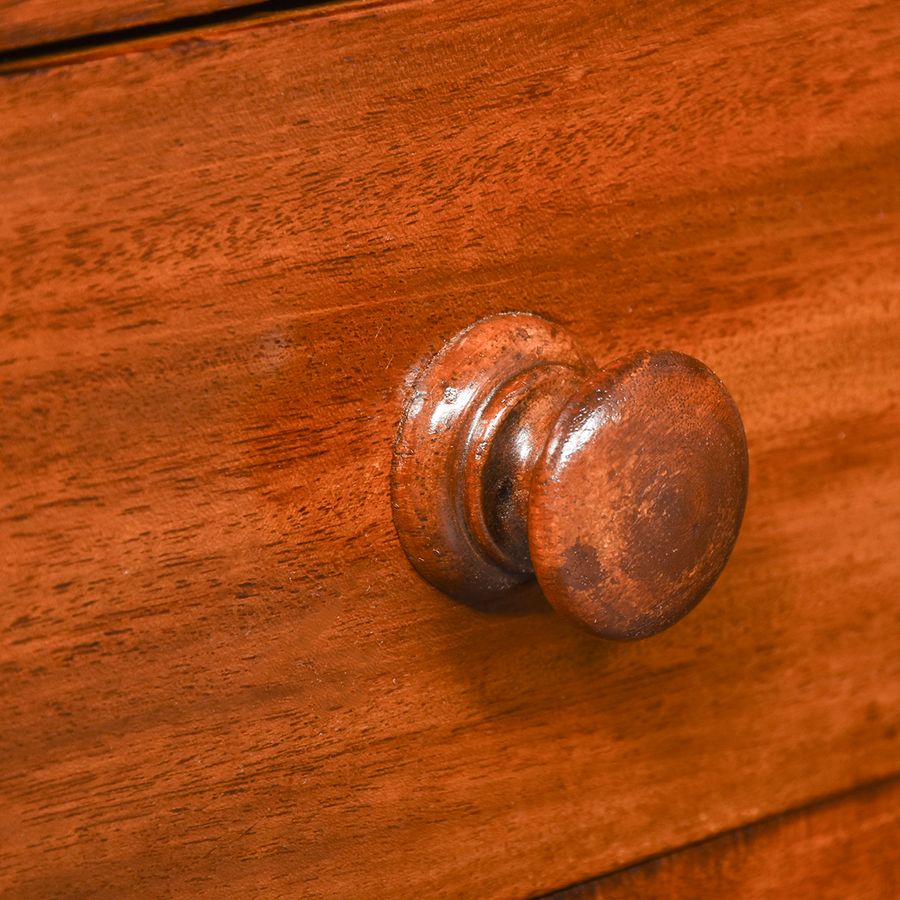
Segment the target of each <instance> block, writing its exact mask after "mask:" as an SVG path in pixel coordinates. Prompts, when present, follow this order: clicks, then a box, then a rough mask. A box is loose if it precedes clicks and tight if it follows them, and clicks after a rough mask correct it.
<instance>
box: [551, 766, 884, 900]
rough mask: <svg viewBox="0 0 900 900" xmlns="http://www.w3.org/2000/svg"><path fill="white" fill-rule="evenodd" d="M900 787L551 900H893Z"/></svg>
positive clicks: (858, 795) (727, 838) (732, 836)
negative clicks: (698, 899)
mask: <svg viewBox="0 0 900 900" xmlns="http://www.w3.org/2000/svg"><path fill="white" fill-rule="evenodd" d="M897 896H900V782H897V781H891V782H888V783H886V784H878V785H873V786H871V787H868V788H866V789H864V790H860V791H856V792H854V793H852V794H849V795H847V796H843V797H840V798H836V799H834V800H830V801H828V802H826V803H821V804H816V805H815V806H813V807H810V808H806V809H802V810H797V811H796V812H791V813H787V814H784V815H781V816H777V817H775V818H773V819H770V820H767V821H765V822H760V823H758V824H755V825H750V826H748V827H747V828H744V829H741V830H740V831H733V832H730V833H729V834H725V835H722V836H721V837H718V838H714V839H713V840H710V841H705V842H704V843H702V844H697V845H695V846H693V847H688V848H686V849H685V850H682V851H679V852H677V853H673V854H671V855H669V856H664V857H662V858H660V859H657V860H654V861H652V862H648V863H645V864H643V865H640V866H636V867H635V868H632V869H627V870H625V871H623V872H617V873H615V874H613V875H608V876H606V877H604V878H600V879H597V880H596V881H593V882H590V883H588V884H583V885H579V886H578V887H574V888H571V889H569V890H566V891H560V892H559V893H556V894H553V896H552V898H551V897H549V896H548V897H547V900H633V898H644V897H653V898H654V900H686V898H691V897H729V898H734V900H769V898H771V900H781V898H783V897H793V898H795V900H863V898H868V900H893V898H895V897H897Z"/></svg>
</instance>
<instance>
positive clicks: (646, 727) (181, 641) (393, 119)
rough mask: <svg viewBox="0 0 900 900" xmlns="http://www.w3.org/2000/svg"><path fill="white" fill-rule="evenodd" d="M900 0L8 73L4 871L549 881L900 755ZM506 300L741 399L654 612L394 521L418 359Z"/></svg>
mask: <svg viewBox="0 0 900 900" xmlns="http://www.w3.org/2000/svg"><path fill="white" fill-rule="evenodd" d="M898 16H900V7H898V5H897V4H896V3H886V4H882V5H879V4H872V3H868V2H866V3H859V4H857V3H854V2H850V3H848V2H840V3H838V2H830V0H829V2H822V0H817V2H806V0H800V2H799V3H790V4H785V3H783V2H782V3H778V2H775V0H772V2H766V3H750V4H748V3H737V2H734V3H727V4H713V3H686V4H685V3H680V4H672V3H658V4H656V3H649V4H637V3H628V4H623V5H621V6H615V5H611V6H606V5H604V6H602V8H599V9H598V5H597V4H595V3H589V2H586V0H585V2H581V0H572V2H566V3H558V2H546V3H544V2H535V0H527V2H523V0H517V2H508V3H505V2H504V3H501V2H496V0H490V2H483V0H482V2H474V0H473V2H469V0H463V2H459V3H452V4H446V3H444V4H436V3H434V4H433V3H420V2H411V3H408V4H405V5H396V6H392V7H390V8H388V9H387V10H386V11H385V12H384V13H383V14H378V15H375V14H372V13H368V14H363V13H352V14H351V13H349V12H348V13H346V14H342V13H340V12H336V13H334V15H330V16H328V17H324V18H320V19H310V20H302V19H301V20H297V21H290V22H285V23H284V24H281V25H278V26H272V27H270V28H248V29H246V30H233V31H225V30H212V31H198V32H196V33H192V34H186V35H183V36H181V38H182V39H179V40H175V39H174V38H173V39H172V41H171V43H170V44H165V45H156V46H153V47H144V48H136V47H134V46H129V47H127V48H118V49H116V48H106V53H107V55H106V56H104V57H102V58H95V59H92V60H90V61H89V62H85V63H80V64H76V63H75V61H74V60H72V59H68V60H65V61H64V62H65V63H66V64H65V65H62V64H61V65H51V64H50V63H49V62H48V61H46V60H43V61H41V64H40V66H39V67H35V68H32V69H29V70H27V71H22V72H20V73H18V74H15V75H12V76H10V75H7V76H5V77H3V78H2V79H0V153H2V156H3V159H2V171H3V176H4V181H3V194H2V202H0V260H2V262H0V347H2V348H3V349H2V353H0V402H2V416H0V459H2V463H0V511H2V521H0V595H2V598H3V602H2V604H0V683H2V686H3V690H2V695H0V884H2V887H0V891H5V892H6V893H7V894H11V895H12V896H13V897H17V896H18V897H21V896H29V897H47V896H57V895H63V896H66V895H68V896H72V895H78V894H87V895H93V896H97V895H101V896H103V895H105V896H111V897H123V896H159V895H160V894H165V893H167V892H168V893H172V894H178V893H180V894H182V895H185V896H191V897H196V896H201V895H206V896H212V897H220V896H223V895H226V894H229V893H230V894H232V895H235V896H240V897H248V896H253V895H257V896H267V897H272V896H285V895H291V894H293V895H301V896H304V897H317V896H319V897H329V898H332V897H340V896H361V895H362V896H368V897H373V896H390V897H398V898H400V897H415V898H421V897H428V896H439V895H440V894H441V893H445V894H446V893H451V892H452V893H454V894H455V895H456V896H470V897H477V898H489V897H510V896H527V895H530V894H535V893H538V892H541V891H548V890H551V889H553V888H557V887H560V886H563V885H565V884H572V883H573V882H575V881H579V880H584V879H586V878H589V877H593V876H595V875H597V874H598V873H601V872H604V871H610V870H612V869H615V868H618V867H621V866H622V865H625V864H627V863H629V862H632V861H634V860H636V859H642V858H646V857H647V856H648V855H650V854H655V853H660V852H662V851H665V850H667V849H670V848H673V847H676V846H680V845H683V844H684V843H686V842H690V841H696V840H698V839H701V838H703V837H706V836H708V835H710V834H714V833H717V832H720V831H722V830H723V829H727V828H733V827H735V826H738V825H741V824H743V823H746V822H748V821H752V820H756V819H759V818H760V817H761V816H764V815H767V814H770V813H773V812H778V811H780V810H783V809H786V808H789V807H792V806H797V805H799V804H802V803H805V802H809V800H810V799H812V798H815V797H820V796H823V795H826V794H829V793H832V792H833V791H835V790H840V789H844V788H848V787H851V786H853V785H858V784H861V783H864V782H866V781H869V780H872V779H874V778H879V777H883V776H885V775H888V774H889V773H891V772H895V771H896V770H897V767H898V760H900V719H898V716H900V654H898V653H897V646H898V643H900V619H898V615H900V613H898V608H897V602H896V601H897V584H898V581H900V556H898V554H897V553H896V552H895V548H896V547H897V546H898V545H900V427H898V404H900V358H898V352H897V348H898V346H900V291H898V284H900V260H898V254H897V245H898V242H900V210H898V206H900V204H898V191H897V177H898V176H897V156H898V148H900V121H898V116H900V110H898V105H897V103H896V83H897V81H896V79H897V75H898V68H900V57H898V54H897V52H896V46H895V44H896V37H897V35H898V33H900V27H898V21H897V19H898ZM515 308H527V309H530V310H534V311H536V312H539V313H541V314H543V315H546V316H549V317H551V318H553V319H555V320H557V321H560V322H562V323H563V324H564V325H566V327H567V328H568V329H569V330H570V331H571V332H572V334H573V335H574V337H575V338H576V339H577V340H578V341H579V343H580V344H581V345H582V346H584V347H585V349H586V350H587V352H589V353H590V354H591V356H592V357H594V358H597V359H614V358H616V357H618V356H621V355H623V354H626V353H628V352H630V351H631V350H632V349H633V348H635V347H644V346H651V347H653V346H672V347H678V348H679V349H680V350H683V351H684V352H686V353H689V354H691V355H692V356H695V357H697V358H699V359H703V360H704V361H705V362H706V363H707V364H708V365H709V366H710V367H711V368H712V369H713V370H714V371H715V372H716V373H717V374H718V375H719V376H720V377H721V378H722V380H723V381H724V383H726V384H727V385H728V387H729V390H730V391H731V392H732V394H733V396H734V398H735V401H736V403H737V405H738V407H739V408H740V410H741V416H742V418H743V420H744V424H745V427H746V433H747V443H748V447H749V451H750V461H751V468H750V490H749V494H748V497H749V499H748V505H747V510H746V514H745V518H744V523H743V526H742V529H741V536H740V539H739V540H738V543H737V545H736V547H735V550H734V553H733V555H732V558H731V560H730V562H729V564H728V566H727V567H726V569H725V571H724V572H723V574H722V577H721V578H720V579H719V581H718V582H717V583H716V585H715V586H714V588H713V589H712V591H711V592H710V594H709V595H708V597H707V598H706V599H705V600H704V602H703V603H702V604H701V605H700V606H699V607H698V608H697V610H696V611H695V612H694V613H693V614H692V615H690V616H688V617H687V618H686V619H684V620H683V621H682V622H680V623H679V624H678V625H676V626H675V627H674V628H672V629H671V630H670V631H668V632H665V633H663V634H661V635H659V636H658V637H657V638H655V639H654V640H653V641H644V642H635V643H622V644H619V643H607V642H601V641H597V640H596V639H594V638H592V637H591V636H590V635H587V634H584V633H582V632H581V631H579V630H578V629H575V628H571V627H570V626H568V625H567V623H565V622H564V621H561V617H559V616H555V615H551V614H549V613H548V611H547V610H546V608H545V607H544V605H543V604H542V603H541V602H540V600H539V598H538V597H537V596H536V593H535V591H533V590H531V589H529V588H527V587H526V588H523V589H522V590H521V592H520V593H519V595H518V596H517V597H516V599H515V601H514V602H513V601H511V602H510V603H509V604H508V605H507V606H504V607H503V608H499V609H495V610H493V611H492V612H491V613H487V612H485V611H483V610H478V609H472V608H470V607H468V606H465V605H464V604H459V603H453V602H448V601H447V599H446V597H444V596H443V595H441V594H440V593H439V592H438V591H437V590H435V589H434V588H432V587H430V586H429V585H427V584H426V583H424V582H423V581H422V579H421V578H419V577H418V575H417V574H416V572H415V571H414V570H413V569H412V567H411V566H410V565H409V563H408V561H407V560H406V558H405V556H404V554H403V551H402V548H401V547H400V544H399V542H398V540H397V537H396V532H395V530H394V527H393V521H392V511H391V504H390V494H389V468H388V467H389V461H390V458H391V449H392V445H393V441H394V438H395V435H396V431H397V426H398V422H399V418H400V415H401V411H402V408H403V402H404V398H405V395H406V391H405V385H404V383H403V379H404V377H405V375H406V373H407V372H409V371H410V370H412V369H413V368H414V367H415V366H416V364H417V362H420V361H421V360H423V359H424V358H426V357H427V356H429V355H430V354H432V353H434V352H437V351H438V350H439V348H440V347H441V346H442V345H443V344H444V342H446V341H447V340H448V339H449V338H450V337H452V335H453V334H455V333H456V332H457V331H458V330H459V329H461V328H462V327H464V326H465V325H466V324H468V323H469V322H472V321H474V320H476V319H477V318H479V317H481V316H485V315H489V314H491V313H494V312H499V311H501V310H508V309H515Z"/></svg>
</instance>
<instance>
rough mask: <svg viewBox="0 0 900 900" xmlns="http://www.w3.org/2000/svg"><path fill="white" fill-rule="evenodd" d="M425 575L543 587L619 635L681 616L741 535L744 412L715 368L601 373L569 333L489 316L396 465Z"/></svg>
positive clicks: (416, 413)
mask: <svg viewBox="0 0 900 900" xmlns="http://www.w3.org/2000/svg"><path fill="white" fill-rule="evenodd" d="M392 490H393V500H394V515H395V521H396V524H397V530H398V534H399V535H400V539H401V541H402V543H403V546H404V549H405V550H406V553H407V555H408V556H409V558H410V560H411V561H412V563H413V565H414V566H415V567H416V569H417V570H418V571H419V572H420V573H421V574H422V575H423V576H424V577H425V578H426V579H428V580H429V581H430V582H431V583H433V584H435V585H436V586H437V587H439V588H441V589H442V590H444V591H446V592H447V593H449V594H452V595H454V596H457V597H460V598H463V599H473V598H476V597H485V596H492V595H496V594H498V593H502V592H504V591H507V590H508V589H509V588H511V587H512V586H514V585H515V584H518V583H521V582H522V581H525V580H527V579H529V578H530V577H532V576H533V575H536V576H537V579H538V581H539V583H540V585H541V588H542V589H543V591H544V594H545V595H546V597H547V599H548V600H549V601H550V603H551V604H552V605H553V606H554V607H556V608H557V609H558V610H559V611H560V612H562V613H564V614H566V615H567V616H569V617H570V618H571V619H573V620H574V621H575V622H577V623H578V624H580V625H582V626H583V627H585V628H587V629H589V630H591V631H593V632H595V633H596V634H599V635H602V636H604V637H609V638H617V639H633V638H639V637H645V636H647V635H650V634H653V633H655V632H657V631H660V630H662V629H664V628H666V627H668V626H669V625H671V624H673V623H674V622H676V621H677V620H678V619H680V618H681V617H682V616H683V615H685V614H686V613H687V612H688V611H690V609H692V608H693V607H694V606H695V605H696V603H697V602H698V601H699V600H700V599H701V598H702V597H703V595H704V594H705V593H706V592H707V591H708V590H709V588H710V587H711V586H712V584H713V583H714V581H715V580H716V578H717V577H718V575H719V573H720V572H721V570H722V568H723V566H724V565H725V562H726V561H727V558H728V555H729V553H730V551H731V548H732V547H733V545H734V542H735V540H736V538H737V533H738V530H739V528H740V522H741V517H742V514H743V509H744V503H745V498H746V490H747V448H746V441H745V438H744V431H743V426H742V424H741V419H740V416H739V414H738V412H737V409H736V407H735V405H734V402H733V401H732V399H731V397H730V396H729V395H728V392H727V391H726V390H725V388H724V386H723V385H722V383H721V382H720V381H719V380H718V379H717V378H716V376H715V375H713V373H712V372H711V371H710V370H709V369H707V368H706V366H704V365H703V364H702V363H700V362H698V361H697V360H695V359H692V358H691V357H688V356H685V355H684V354H681V353H675V352H671V351H661V352H652V353H651V352H643V353H637V354H634V355H632V356H629V357H627V358H625V359H622V360H619V361H617V362H615V363H612V364H611V365H609V366H606V367H604V368H602V369H597V368H596V367H595V366H594V365H593V363H592V362H591V361H590V360H589V359H588V358H586V357H585V356H584V355H583V354H581V353H580V352H579V350H578V349H577V347H576V346H575V344H574V343H573V341H572V339H571V338H570V337H569V336H568V335H567V334H566V333H565V332H564V331H563V330H562V329H561V328H559V327H558V326H556V325H554V324H552V323H550V322H547V321H546V320H544V319H541V318H539V317H537V316H532V315H528V314H522V313H516V314H508V315H503V316H495V317H492V318H490V319H485V320H482V321H480V322H477V323H476V324H475V325H473V326H471V327H470V328H468V329H466V330H465V331H464V332H462V333H461V334H459V335H457V336H456V337H455V338H454V339H453V340H451V341H450V342H449V343H448V344H447V345H446V346H445V347H444V349H443V350H442V351H441V352H440V353H439V354H438V355H437V356H436V357H435V358H434V359H433V360H432V362H431V363H430V364H429V365H428V366H427V367H426V368H425V369H424V370H423V371H422V372H421V373H420V374H419V375H418V377H417V379H416V381H415V384H414V386H413V390H412V396H411V398H410V401H409V404H408V408H407V411H406V416H405V418H404V421H403V423H402V425H401V429H400V434H399V436H398V441H397V447H396V452H395V457H394V468H393V473H392Z"/></svg>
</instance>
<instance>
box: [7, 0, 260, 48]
mask: <svg viewBox="0 0 900 900" xmlns="http://www.w3.org/2000/svg"><path fill="white" fill-rule="evenodd" d="M247 6H250V7H253V6H255V0H65V2H60V0H0V51H3V50H12V49H21V48H24V47H38V46H40V45H42V44H46V43H51V42H55V41H67V40H73V39H75V38H79V37H84V36H86V35H95V34H98V33H108V32H115V31H121V30H123V29H129V28H135V27H139V26H146V25H153V24H159V23H165V22H171V21H172V20H177V19H182V18H185V17H189V16H198V15H203V14H206V13H215V12H221V11H222V10H231V9H239V8H241V7H247Z"/></svg>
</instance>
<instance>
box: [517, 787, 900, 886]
mask: <svg viewBox="0 0 900 900" xmlns="http://www.w3.org/2000/svg"><path fill="white" fill-rule="evenodd" d="M896 784H900V774H898V773H897V772H891V773H890V774H888V775H881V776H877V777H876V778H873V779H872V780H871V781H864V782H862V783H861V784H857V785H851V786H850V787H847V788H841V789H839V790H837V791H835V792H834V793H833V794H830V793H829V794H822V795H817V796H813V797H812V798H810V799H809V800H808V801H804V802H802V803H801V804H800V805H799V806H789V807H788V808H787V809H782V810H779V811H777V812H772V813H768V814H766V815H764V816H762V817H761V818H759V819H751V820H750V821H748V822H744V823H743V825H735V826H734V827H732V828H725V829H724V830H722V831H714V832H712V833H710V834H708V835H706V836H705V837H702V838H698V839H697V840H695V841H688V842H687V843H686V844H681V845H677V846H675V847H669V848H668V849H665V850H660V851H659V852H658V853H651V854H650V855H649V856H643V857H640V858H639V859H635V860H633V861H631V862H629V863H626V864H625V865H624V866H620V867H619V868H614V869H610V870H609V871H606V872H598V873H597V874H596V875H592V876H591V877H590V878H588V879H587V880H585V881H576V882H575V883H574V884H567V885H565V886H563V887H559V888H553V889H552V890H551V891H550V893H546V892H545V891H542V892H541V893H540V894H532V895H531V897H530V900H555V898H560V895H562V898H561V900H565V894H566V893H568V892H575V891H580V890H582V889H590V888H592V887H594V886H595V885H598V886H600V887H602V883H603V881H604V880H605V879H610V878H613V877H618V876H620V875H627V874H628V873H630V872H639V871H640V870H641V869H643V868H645V867H647V866H650V865H653V864H654V863H660V862H665V861H666V860H669V859H671V860H675V859H676V857H678V856H679V855H680V854H681V853H684V852H685V851H689V850H697V849H701V848H703V847H704V846H706V845H711V844H715V843H717V842H719V841H727V840H728V838H731V837H736V836H738V835H740V834H746V833H749V832H751V831H753V832H755V831H760V830H763V829H765V828H770V827H772V826H778V825H780V824H782V823H785V822H787V821H788V820H793V819H797V818H799V817H801V816H804V815H807V814H815V813H817V812H821V811H824V810H827V809H828V808H829V807H835V806H839V805H840V804H842V803H844V802H845V801H847V800H850V799H851V798H852V797H853V796H854V795H869V796H871V795H872V794H878V793H881V791H882V790H884V789H885V788H890V787H892V786H893V785H896ZM754 836H755V835H754Z"/></svg>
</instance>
